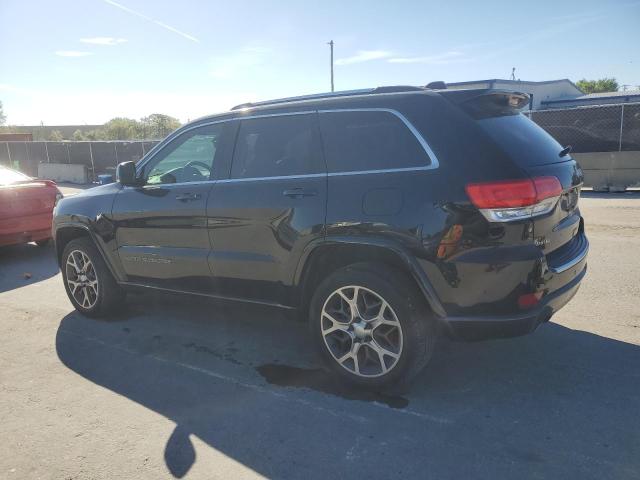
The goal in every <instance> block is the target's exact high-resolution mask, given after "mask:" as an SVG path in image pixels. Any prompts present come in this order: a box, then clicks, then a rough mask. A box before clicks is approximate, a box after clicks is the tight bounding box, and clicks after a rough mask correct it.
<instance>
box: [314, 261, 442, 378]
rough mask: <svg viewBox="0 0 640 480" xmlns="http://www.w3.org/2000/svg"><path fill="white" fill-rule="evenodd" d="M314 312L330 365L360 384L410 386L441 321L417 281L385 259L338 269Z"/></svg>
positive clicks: (318, 294)
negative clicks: (380, 261)
mask: <svg viewBox="0 0 640 480" xmlns="http://www.w3.org/2000/svg"><path fill="white" fill-rule="evenodd" d="M309 314H310V326H311V331H312V335H313V338H314V341H315V342H316V345H317V347H318V350H319V352H320V355H321V357H322V358H323V360H324V361H325V363H326V365H327V366H328V367H329V368H330V369H331V370H332V371H333V372H334V373H335V374H336V375H337V376H338V377H340V378H341V379H343V380H345V381H346V382H348V383H351V384H355V385H357V386H360V387H365V388H371V389H378V390H381V389H388V388H393V389H394V390H398V389H400V390H402V389H404V387H405V386H407V385H408V384H409V382H410V380H411V379H413V377H415V375H416V374H417V373H419V372H420V370H422V368H423V367H424V366H425V365H426V364H427V362H428V361H429V358H430V357H431V354H432V352H433V348H434V345H435V340H436V331H437V329H436V327H435V321H434V319H433V316H432V314H431V310H430V309H429V307H428V304H427V303H426V300H425V298H424V297H423V295H422V293H421V292H420V290H419V289H418V288H417V285H416V284H415V282H414V281H413V279H412V278H411V277H409V276H408V275H406V274H405V273H404V272H402V271H400V270H397V269H395V268H393V267H390V266H387V265H383V264H375V263H357V264H354V265H349V266H347V267H344V268H341V269H339V270H336V271H335V272H333V273H332V274H331V275H329V276H328V277H327V278H326V279H325V280H324V281H322V282H321V283H320V285H319V286H318V288H317V289H316V291H315V293H314V295H313V298H312V300H311V306H310V312H309Z"/></svg>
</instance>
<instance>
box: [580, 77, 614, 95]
mask: <svg viewBox="0 0 640 480" xmlns="http://www.w3.org/2000/svg"><path fill="white" fill-rule="evenodd" d="M576 85H577V86H578V88H579V89H580V90H582V91H583V92H584V93H603V92H617V91H618V88H619V85H618V82H617V80H616V79H615V78H601V79H599V80H586V79H584V78H583V79H582V80H578V81H577V82H576Z"/></svg>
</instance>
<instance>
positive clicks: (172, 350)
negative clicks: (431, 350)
mask: <svg viewBox="0 0 640 480" xmlns="http://www.w3.org/2000/svg"><path fill="white" fill-rule="evenodd" d="M130 303H131V309H130V310H129V311H128V312H127V313H123V314H121V315H120V316H119V317H117V318H116V319H115V320H117V321H115V322H101V321H92V320H89V319H86V318H84V317H82V316H80V315H78V314H76V313H70V314H68V315H66V316H65V317H64V318H63V319H62V321H61V323H60V326H59V328H58V332H57V337H56V349H57V354H58V356H59V358H60V360H61V361H62V362H63V364H64V365H66V366H67V367H68V368H69V369H71V370H72V371H74V372H76V373H78V374H80V375H81V376H83V377H84V378H86V379H87V380H89V381H91V382H93V383H95V384H97V385H100V386H102V387H104V388H107V389H109V390H111V391H113V392H115V393H117V394H119V395H122V396H124V397H126V398H128V399H130V400H132V401H134V402H137V403H138V404H140V405H142V406H144V407H146V408H149V409H151V410H153V411H154V412H157V413H159V414H161V415H163V416H165V417H166V418H168V419H170V420H171V421H173V422H175V424H176V427H175V430H174V431H173V433H172V434H171V435H170V436H169V438H168V439H167V441H166V446H165V451H164V459H165V462H166V466H167V468H168V470H169V472H171V474H172V475H173V476H174V477H176V478H180V477H183V476H184V475H185V474H186V473H187V472H188V471H189V470H190V468H191V467H192V465H193V464H194V463H195V462H196V461H197V458H196V451H195V448H194V446H193V444H192V443H191V440H190V438H189V436H190V435H195V436H197V437H198V438H200V439H201V440H203V441H204V442H205V443H207V444H208V445H209V446H211V447H212V448H214V449H216V450H218V451H219V452H222V453H224V454H225V455H226V456H228V457H230V458H232V459H234V460H235V461H237V462H240V463H242V464H243V465H245V466H247V467H249V468H251V469H252V470H253V471H255V472H257V473H259V474H261V475H265V476H267V477H274V478H300V477H303V476H304V477H305V478H307V479H310V478H330V477H338V478H351V477H368V478H396V477H416V476H420V477H423V476H425V475H426V474H427V473H429V474H430V476H434V477H437V478H439V477H447V478H454V477H462V476H464V477H473V478H505V477H511V478H534V477H535V478H540V477H543V478H637V475H638V473H639V472H640V456H639V455H638V452H639V451H640V420H639V417H640V416H639V415H638V413H639V410H638V408H639V407H638V406H639V405H640V347H638V346H637V345H632V344H628V343H625V342H621V341H617V340H613V339H610V338H605V337H601V336H598V335H594V334H591V333H587V332H583V331H575V330H571V329H568V328H565V327H563V326H560V325H557V324H554V323H549V324H546V325H543V326H542V327H541V328H540V329H539V330H538V331H537V332H536V333H535V334H533V335H530V336H527V337H522V338H518V339H510V340H500V341H492V342H481V343H473V344H466V343H456V342H448V341H443V342H441V343H440V345H439V348H438V351H437V353H436V356H435V357H434V359H433V361H432V362H431V364H430V365H429V367H428V368H427V369H426V370H425V371H424V372H423V373H422V374H421V375H420V376H419V377H418V379H417V381H416V382H415V384H414V385H413V388H412V389H411V391H410V392H409V393H408V394H407V395H406V396H405V399H406V403H405V404H401V405H400V406H398V405H396V408H389V407H386V406H384V402H380V401H378V400H376V399H375V398H374V399H373V401H371V400H372V399H371V397H368V396H366V395H365V396H364V397H358V396H357V395H356V396H353V395H352V396H350V395H349V394H346V395H345V391H344V390H342V391H341V390H339V389H338V390H336V391H332V389H331V388H317V389H316V390H320V393H319V392H314V391H313V389H314V386H313V382H312V384H311V385H306V384H305V383H304V382H300V376H301V375H302V376H305V375H304V372H305V371H307V373H308V376H311V377H313V378H317V377H319V376H322V375H323V373H318V372H320V370H318V365H317V363H316V360H315V356H314V355H313V353H312V352H310V351H309V339H308V338H307V332H306V328H305V326H304V325H302V324H300V323H297V322H293V321H292V320H291V319H287V318H285V316H283V315H281V314H280V313H278V312H272V311H267V310H266V309H264V308H260V307H249V306H247V307H245V306H234V305H227V304H220V303H212V302H210V301H204V300H202V301H201V300H194V301H192V302H191V301H190V302H188V304H187V303H186V302H180V303H178V302H174V301H173V299H172V298H171V297H169V298H167V297H166V296H164V295H146V294H145V295H141V296H139V297H138V298H136V299H135V300H134V301H133V302H130ZM265 365H272V366H273V365H281V366H284V367H285V368H284V370H283V372H284V375H285V377H286V372H287V371H290V372H291V375H292V376H294V377H295V378H293V379H292V380H291V381H290V382H287V379H286V378H284V380H283V378H280V382H275V383H274V384H273V385H272V384H269V383H268V381H267V380H268V379H267V380H265V379H264V378H263V377H262V376H261V375H260V373H259V372H260V370H261V368H262V367H264V366H265ZM287 369H289V370H287ZM281 373H282V372H281ZM320 383H322V382H320ZM279 385H291V386H290V387H286V386H279ZM323 385H324V387H326V385H327V383H326V382H325V383H323ZM305 387H306V388H305ZM347 393H348V392H347ZM97 408H99V406H98V407H97Z"/></svg>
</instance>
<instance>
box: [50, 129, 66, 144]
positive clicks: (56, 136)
mask: <svg viewBox="0 0 640 480" xmlns="http://www.w3.org/2000/svg"><path fill="white" fill-rule="evenodd" d="M49 140H51V141H52V142H61V141H62V140H64V137H63V136H62V132H61V131H60V130H52V131H51V133H50V134H49Z"/></svg>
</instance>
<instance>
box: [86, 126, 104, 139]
mask: <svg viewBox="0 0 640 480" xmlns="http://www.w3.org/2000/svg"><path fill="white" fill-rule="evenodd" d="M84 136H85V139H86V140H93V141H99V140H105V139H106V136H105V133H104V129H103V128H95V129H93V130H89V131H88V132H87V133H85V134H84Z"/></svg>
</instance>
